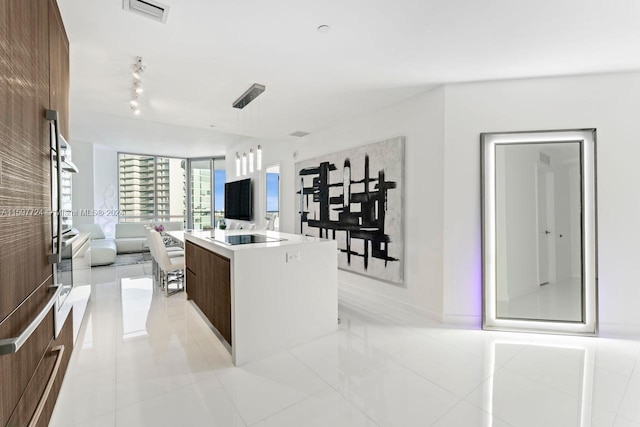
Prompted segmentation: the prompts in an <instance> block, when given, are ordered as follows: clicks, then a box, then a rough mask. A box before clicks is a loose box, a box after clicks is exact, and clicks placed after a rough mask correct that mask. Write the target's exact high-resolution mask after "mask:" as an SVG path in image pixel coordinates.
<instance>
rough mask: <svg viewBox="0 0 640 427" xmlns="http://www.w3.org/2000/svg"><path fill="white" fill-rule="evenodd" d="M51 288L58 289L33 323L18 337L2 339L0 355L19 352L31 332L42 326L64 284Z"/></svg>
mask: <svg viewBox="0 0 640 427" xmlns="http://www.w3.org/2000/svg"><path fill="white" fill-rule="evenodd" d="M49 288H50V289H55V290H56V291H55V292H54V293H53V296H52V297H51V299H50V300H49V301H47V305H45V306H44V308H43V309H42V311H40V313H38V315H37V316H36V318H35V319H33V320H32V321H31V323H29V325H28V326H27V327H26V328H25V329H24V331H22V333H20V335H18V336H17V337H13V338H7V339H4V340H0V355H3V354H12V353H17V352H18V350H20V347H22V345H23V344H24V343H25V342H27V340H28V339H29V337H30V336H31V334H33V332H34V331H35V330H36V329H37V328H38V326H40V323H42V321H43V320H44V318H45V317H47V315H48V314H49V310H51V307H53V306H54V305H55V304H56V302H57V301H58V297H59V296H60V292H62V286H60V285H52V286H50V287H49ZM23 304H24V303H23ZM18 307H19V306H18ZM54 314H55V313H54Z"/></svg>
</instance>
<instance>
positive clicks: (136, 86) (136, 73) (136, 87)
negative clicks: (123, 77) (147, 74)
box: [129, 56, 147, 115]
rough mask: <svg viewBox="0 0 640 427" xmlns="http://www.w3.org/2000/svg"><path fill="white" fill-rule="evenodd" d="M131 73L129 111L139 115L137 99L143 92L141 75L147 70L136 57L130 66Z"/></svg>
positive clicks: (138, 57)
mask: <svg viewBox="0 0 640 427" xmlns="http://www.w3.org/2000/svg"><path fill="white" fill-rule="evenodd" d="M131 68H132V71H131V75H132V76H133V86H132V88H131V98H132V99H131V101H130V102H129V106H130V107H131V111H132V112H133V114H135V115H138V114H140V103H139V102H138V98H139V97H140V94H141V93H142V92H144V89H143V87H142V80H141V77H142V73H144V71H145V70H146V69H147V67H146V66H145V65H143V64H142V58H141V57H140V56H137V57H136V59H135V62H134V63H133V65H132V66H131Z"/></svg>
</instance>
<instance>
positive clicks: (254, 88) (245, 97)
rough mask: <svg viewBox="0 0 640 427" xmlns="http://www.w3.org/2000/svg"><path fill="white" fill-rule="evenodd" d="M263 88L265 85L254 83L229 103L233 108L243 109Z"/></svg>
mask: <svg viewBox="0 0 640 427" xmlns="http://www.w3.org/2000/svg"><path fill="white" fill-rule="evenodd" d="M265 89H266V86H265V85H261V84H259V83H254V84H252V85H251V87H250V88H249V89H247V90H246V91H245V92H244V93H243V94H242V95H240V98H238V99H236V100H235V101H234V103H233V104H231V106H232V107H233V108H239V109H243V108H244V107H246V106H247V104H249V103H250V102H251V101H253V100H254V99H256V98H257V97H258V95H260V94H261V93H262V92H264V90H265Z"/></svg>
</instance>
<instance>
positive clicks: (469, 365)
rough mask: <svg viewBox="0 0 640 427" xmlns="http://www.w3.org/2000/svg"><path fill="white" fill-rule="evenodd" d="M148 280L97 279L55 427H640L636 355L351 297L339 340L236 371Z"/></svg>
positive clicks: (628, 349) (181, 305) (633, 348)
mask: <svg viewBox="0 0 640 427" xmlns="http://www.w3.org/2000/svg"><path fill="white" fill-rule="evenodd" d="M149 273H150V272H149V267H148V266H140V265H137V266H127V267H117V268H113V267H109V268H100V269H94V272H93V277H94V285H93V286H94V289H93V291H94V293H93V296H92V301H91V302H90V304H89V309H88V312H87V317H86V319H85V324H84V325H83V328H82V331H81V334H80V337H79V339H78V343H77V347H76V349H75V351H74V353H73V356H72V360H71V364H70V365H69V371H68V374H67V377H66V379H65V381H64V384H63V386H62V390H61V394H60V398H59V400H58V404H57V406H56V408H55V411H54V415H53V419H52V422H51V425H52V426H54V427H59V426H64V427H69V426H153V427H159V426H172V427H173V426H221V427H233V426H260V427H267V426H272V427H275V426H277V427H287V426H292V427H304V426H322V427H324V426H327V427H336V426H359V427H360V426H400V427H411V426H420V427H423V426H431V425H433V426H441V427H442V426H461V427H473V426H494V427H499V426H532V427H533V426H535V427H539V426H558V427H570V426H616V427H622V426H636V427H638V426H640V405H638V402H640V360H639V356H640V342H638V341H632V340H614V339H604V338H582V337H566V336H541V335H535V334H515V333H500V332H487V331H480V330H464V329H454V328H446V327H443V326H442V325H439V324H436V323H432V322H430V321H428V320H424V319H421V318H413V317H410V316H409V315H407V314H402V313H399V312H396V311H393V310H390V309H388V308H383V307H380V306H378V305H375V304H372V303H367V302H363V301H362V300H360V299H355V298H354V297H350V296H349V295H347V294H344V295H341V300H340V316H341V319H342V323H341V325H340V328H339V329H338V330H337V331H336V332H335V333H333V334H331V335H328V336H326V337H324V338H321V339H317V340H314V341H312V342H309V343H305V344H302V345H300V346H297V347H295V348H292V349H290V350H288V351H284V352H281V353H278V354H275V355H273V356H271V357H268V358H265V359H263V360H260V361H257V362H254V363H250V364H248V365H246V366H243V367H241V368H235V367H233V366H232V365H231V360H230V357H229V354H228V353H227V351H226V350H225V349H224V348H223V347H222V345H221V344H220V343H219V342H218V340H217V339H216V338H215V336H214V335H213V333H212V332H211V331H210V330H209V329H207V327H206V326H205V324H204V322H203V321H202V319H200V318H199V317H198V315H197V314H196V313H195V311H194V309H193V308H192V307H191V305H190V303H188V302H186V301H185V300H184V295H183V294H176V295H174V296H172V297H170V298H165V297H164V296H163V295H162V294H160V293H158V292H156V293H154V292H153V290H152V286H151V279H150V275H149Z"/></svg>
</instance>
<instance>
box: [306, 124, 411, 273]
mask: <svg viewBox="0 0 640 427" xmlns="http://www.w3.org/2000/svg"><path fill="white" fill-rule="evenodd" d="M403 205H404V137H397V138H393V139H389V140H386V141H381V142H377V143H374V144H369V145H364V146H361V147H357V148H353V149H350V150H345V151H341V152H338V153H333V154H328V155H325V156H321V157H317V158H314V159H310V160H304V161H301V162H297V163H296V209H297V225H296V228H297V232H299V233H301V234H304V235H309V236H315V237H321V238H327V239H334V240H336V241H337V243H338V267H339V268H341V269H344V270H347V271H351V272H355V273H360V274H364V275H367V276H371V277H374V278H376V279H380V280H385V281H388V282H392V283H398V284H400V283H402V282H403V279H404V206H403Z"/></svg>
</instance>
